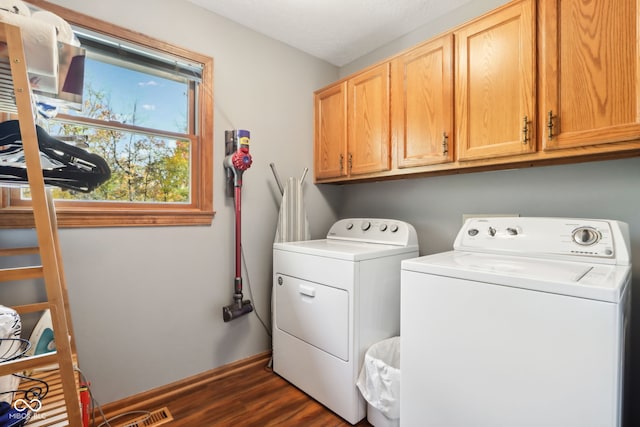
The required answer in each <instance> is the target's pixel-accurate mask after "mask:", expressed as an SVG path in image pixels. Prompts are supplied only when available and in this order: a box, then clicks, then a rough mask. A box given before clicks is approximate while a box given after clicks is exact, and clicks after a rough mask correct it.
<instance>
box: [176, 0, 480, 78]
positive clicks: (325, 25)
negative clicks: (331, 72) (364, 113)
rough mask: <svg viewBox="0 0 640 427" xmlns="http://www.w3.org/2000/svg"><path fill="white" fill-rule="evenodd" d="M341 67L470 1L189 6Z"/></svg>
mask: <svg viewBox="0 0 640 427" xmlns="http://www.w3.org/2000/svg"><path fill="white" fill-rule="evenodd" d="M188 1H190V2H191V3H193V4H196V5H199V6H202V7H203V8H206V9H208V10H210V11H212V12H215V13H217V14H218V15H221V16H224V17H225V18H228V19H230V20H232V21H235V22H237V23H239V24H242V25H244V26H246V27H249V28H252V29H253V30H255V31H257V32H259V33H262V34H265V35H267V36H269V37H271V38H274V39H276V40H280V41H281V42H284V43H286V44H288V45H290V46H293V47H295V48H298V49H300V50H302V51H304V52H307V53H309V54H311V55H313V56H316V57H318V58H321V59H324V60H326V61H328V62H330V63H332V64H334V65H337V66H342V65H345V64H348V63H349V62H351V61H353V60H354V59H356V58H358V57H360V56H362V55H364V54H366V53H369V52H371V51H372V50H375V49H376V48H378V47H380V46H383V45H385V44H387V43H388V42H390V41H392V40H394V39H396V38H398V37H400V36H402V35H404V34H406V33H408V32H410V31H412V30H414V29H416V28H418V27H420V26H421V25H423V24H426V23H428V22H429V21H431V20H434V19H437V18H438V17H440V16H442V15H444V14H446V13H447V12H449V11H451V10H453V9H456V8H458V7H460V6H462V5H464V4H465V3H469V2H470V1H472V0H188Z"/></svg>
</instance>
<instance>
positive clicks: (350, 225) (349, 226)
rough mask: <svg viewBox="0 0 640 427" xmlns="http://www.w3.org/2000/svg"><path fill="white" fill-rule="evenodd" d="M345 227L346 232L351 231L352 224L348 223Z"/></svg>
mask: <svg viewBox="0 0 640 427" xmlns="http://www.w3.org/2000/svg"><path fill="white" fill-rule="evenodd" d="M345 227H346V229H347V230H351V229H352V228H353V223H352V222H348V223H347V225H346V226H345Z"/></svg>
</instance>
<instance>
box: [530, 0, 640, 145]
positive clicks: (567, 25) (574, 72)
mask: <svg viewBox="0 0 640 427" xmlns="http://www.w3.org/2000/svg"><path fill="white" fill-rule="evenodd" d="M539 1H540V3H539V5H540V16H541V20H540V21H541V29H540V30H541V31H540V34H541V67H540V72H541V76H540V84H541V100H540V104H541V109H540V122H541V123H540V132H541V140H542V141H543V148H544V149H545V150H553V149H561V148H568V147H578V146H585V145H592V144H600V143H607V142H619V141H627V140H631V139H638V138H640V107H639V105H638V103H639V102H640V81H639V79H638V70H639V69H640V68H639V67H640V59H639V58H640V57H639V55H640V51H639V47H638V46H639V45H638V40H640V29H639V23H638V22H639V21H638V13H639V12H640V11H639V10H638V9H639V7H640V1H638V0H625V1H618V0H602V1H590V2H585V1H582V0H562V1H560V0H539Z"/></svg>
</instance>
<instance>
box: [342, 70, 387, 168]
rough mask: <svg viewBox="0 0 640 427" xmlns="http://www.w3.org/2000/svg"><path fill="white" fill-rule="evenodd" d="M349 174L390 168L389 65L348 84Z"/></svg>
mask: <svg viewBox="0 0 640 427" xmlns="http://www.w3.org/2000/svg"><path fill="white" fill-rule="evenodd" d="M347 87H348V91H347V93H348V95H349V98H348V100H347V117H348V127H349V140H348V143H347V147H348V153H347V167H348V172H349V175H351V176H353V175H361V174H365V173H371V172H380V171H385V170H388V169H389V164H390V159H389V148H390V145H391V137H390V133H389V132H390V128H389V126H390V125H389V123H390V119H389V98H390V97H389V64H388V63H384V64H381V65H379V66H377V67H374V68H372V69H370V70H368V71H366V72H364V73H361V74H358V75H357V76H355V77H353V78H351V79H349V80H348V81H347Z"/></svg>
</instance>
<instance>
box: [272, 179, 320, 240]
mask: <svg viewBox="0 0 640 427" xmlns="http://www.w3.org/2000/svg"><path fill="white" fill-rule="evenodd" d="M310 238H311V232H310V230H309V221H308V220H307V212H306V210H305V208H304V197H303V194H302V182H300V180H299V179H298V178H295V177H290V178H289V179H288V180H287V183H286V184H285V186H284V193H283V194H282V202H281V204H280V214H279V216H278V228H277V229H276V237H275V239H274V243H280V242H297V241H300V240H309V239H310Z"/></svg>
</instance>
